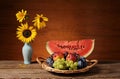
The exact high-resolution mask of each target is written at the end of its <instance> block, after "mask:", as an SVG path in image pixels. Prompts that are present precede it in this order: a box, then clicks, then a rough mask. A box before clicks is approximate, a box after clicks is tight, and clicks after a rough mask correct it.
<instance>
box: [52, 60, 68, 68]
mask: <svg viewBox="0 0 120 79" xmlns="http://www.w3.org/2000/svg"><path fill="white" fill-rule="evenodd" d="M53 67H54V68H56V69H60V70H64V69H66V68H67V67H66V63H65V59H63V58H62V59H57V60H56V61H54V63H53Z"/></svg>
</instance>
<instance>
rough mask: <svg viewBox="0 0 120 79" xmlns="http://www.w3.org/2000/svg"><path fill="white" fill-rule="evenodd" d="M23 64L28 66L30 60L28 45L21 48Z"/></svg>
mask: <svg viewBox="0 0 120 79" xmlns="http://www.w3.org/2000/svg"><path fill="white" fill-rule="evenodd" d="M22 54H23V59H24V64H30V63H31V58H32V46H31V45H30V43H25V44H24V46H23V48H22Z"/></svg>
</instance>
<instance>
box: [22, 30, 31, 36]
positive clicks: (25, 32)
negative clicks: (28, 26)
mask: <svg viewBox="0 0 120 79" xmlns="http://www.w3.org/2000/svg"><path fill="white" fill-rule="evenodd" d="M23 36H24V37H26V38H28V37H30V36H31V31H30V30H24V31H23Z"/></svg>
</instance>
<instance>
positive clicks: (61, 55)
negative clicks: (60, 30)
mask: <svg viewBox="0 0 120 79" xmlns="http://www.w3.org/2000/svg"><path fill="white" fill-rule="evenodd" d="M58 58H64V55H63V54H62V53H60V52H55V53H54V54H53V60H54V61H55V60H57V59H58Z"/></svg>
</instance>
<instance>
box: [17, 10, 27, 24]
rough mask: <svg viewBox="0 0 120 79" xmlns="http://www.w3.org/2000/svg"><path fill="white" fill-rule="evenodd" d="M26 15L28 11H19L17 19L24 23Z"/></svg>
mask: <svg viewBox="0 0 120 79" xmlns="http://www.w3.org/2000/svg"><path fill="white" fill-rule="evenodd" d="M26 15H27V11H26V10H25V11H24V10H23V9H22V11H18V13H16V18H17V20H18V21H19V22H22V21H23V20H25V17H26Z"/></svg>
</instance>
